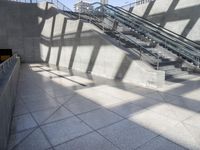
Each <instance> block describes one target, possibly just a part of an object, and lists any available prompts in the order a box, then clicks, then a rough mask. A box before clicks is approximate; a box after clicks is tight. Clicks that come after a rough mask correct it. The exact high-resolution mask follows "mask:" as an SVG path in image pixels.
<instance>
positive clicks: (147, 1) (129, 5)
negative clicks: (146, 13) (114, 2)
mask: <svg viewBox="0 0 200 150" xmlns="http://www.w3.org/2000/svg"><path fill="white" fill-rule="evenodd" d="M151 1H155V0H138V1H136V2H133V3H129V4H126V5H123V6H121V8H126V7H129V8H131V7H134V6H137V5H141V4H145V3H149V2H151Z"/></svg>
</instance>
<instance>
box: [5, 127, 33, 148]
mask: <svg viewBox="0 0 200 150" xmlns="http://www.w3.org/2000/svg"><path fill="white" fill-rule="evenodd" d="M34 130H35V128H31V129H28V130H25V131H22V132H19V133H16V134H12V135H10V138H9V144H8V150H11V149H13V148H14V147H15V146H16V145H17V144H19V143H20V142H21V141H23V140H24V139H25V138H26V137H27V136H28V135H29V134H30V133H31V132H33V131H34Z"/></svg>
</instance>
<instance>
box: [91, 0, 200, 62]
mask: <svg viewBox="0 0 200 150" xmlns="http://www.w3.org/2000/svg"><path fill="white" fill-rule="evenodd" d="M95 4H98V5H100V7H97V8H98V10H100V9H102V10H103V9H104V12H103V13H109V12H107V11H105V10H108V11H111V12H114V14H113V17H114V18H116V15H117V14H118V15H119V17H121V18H122V20H119V21H121V22H123V23H127V22H129V23H132V24H135V25H137V26H139V27H140V28H141V27H142V28H143V30H146V31H148V32H149V33H151V34H152V35H154V36H155V35H156V36H158V37H159V38H161V39H163V37H164V38H165V39H163V41H165V40H168V41H167V42H168V43H171V44H172V45H175V47H174V48H173V50H174V51H175V52H177V53H180V52H179V51H177V50H176V48H178V49H184V50H185V52H186V53H189V55H191V56H192V58H191V57H190V58H188V57H189V56H188V54H187V55H185V54H184V56H187V58H188V59H189V60H191V61H193V62H194V64H196V65H198V64H199V57H200V53H199V51H198V50H196V49H195V48H193V49H192V50H193V51H195V52H196V53H195V55H194V53H193V52H192V51H188V49H189V50H191V47H188V46H187V45H184V46H183V45H182V43H181V44H180V43H179V44H177V42H178V41H177V39H176V38H175V39H171V38H168V37H166V36H164V35H160V34H159V33H157V32H156V31H153V30H152V29H151V28H150V29H149V28H148V27H146V26H145V25H141V24H138V23H137V24H136V21H137V20H136V21H131V20H127V18H128V17H127V16H124V15H122V14H121V13H120V11H116V10H115V9H112V7H113V6H111V8H110V7H109V6H110V5H102V4H100V3H98V2H97V3H94V4H93V5H95ZM111 12H110V13H109V15H111V16H112V13H111ZM140 23H141V22H140ZM154 40H155V37H154ZM155 41H156V40H155ZM163 41H162V42H163ZM159 42H160V41H159ZM162 42H160V43H162ZM194 49H195V50H194ZM180 54H183V52H181V53H180ZM194 58H195V59H194ZM196 60H198V61H196Z"/></svg>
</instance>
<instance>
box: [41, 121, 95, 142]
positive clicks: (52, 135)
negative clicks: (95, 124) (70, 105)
mask: <svg viewBox="0 0 200 150" xmlns="http://www.w3.org/2000/svg"><path fill="white" fill-rule="evenodd" d="M42 129H43V131H44V132H45V134H46V135H47V137H48V139H49V140H50V142H51V143H52V144H53V145H57V144H61V143H63V142H66V141H68V140H71V139H74V138H76V137H78V136H81V135H84V134H86V133H89V132H91V131H92V130H91V129H90V128H89V127H88V126H87V125H85V124H84V123H83V122H82V121H81V120H79V119H78V118H76V117H72V118H69V119H65V120H61V121H58V122H54V123H51V124H47V125H44V126H42Z"/></svg>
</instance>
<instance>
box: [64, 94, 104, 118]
mask: <svg viewBox="0 0 200 150" xmlns="http://www.w3.org/2000/svg"><path fill="white" fill-rule="evenodd" d="M65 107H66V108H67V109H69V110H70V111H72V112H73V113H74V114H81V113H84V112H88V111H91V110H95V109H97V108H99V107H101V106H100V105H97V104H96V103H94V102H93V101H90V100H88V99H86V98H84V97H82V96H79V95H75V96H73V97H72V98H71V100H70V101H68V102H66V103H65Z"/></svg>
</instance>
